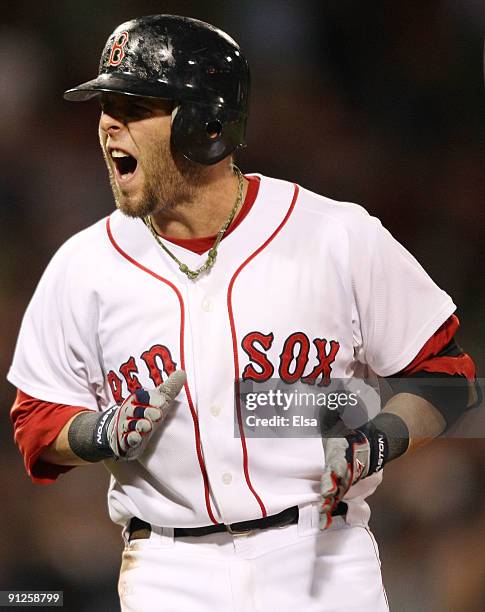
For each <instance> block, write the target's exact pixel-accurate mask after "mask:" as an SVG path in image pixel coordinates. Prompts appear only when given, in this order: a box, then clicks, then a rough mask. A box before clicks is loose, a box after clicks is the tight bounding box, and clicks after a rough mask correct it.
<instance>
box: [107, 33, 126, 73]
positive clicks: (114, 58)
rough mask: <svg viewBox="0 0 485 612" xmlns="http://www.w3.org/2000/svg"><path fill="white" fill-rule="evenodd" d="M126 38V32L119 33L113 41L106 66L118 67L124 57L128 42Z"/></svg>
mask: <svg viewBox="0 0 485 612" xmlns="http://www.w3.org/2000/svg"><path fill="white" fill-rule="evenodd" d="M128 38H129V36H128V32H121V33H120V34H118V36H117V37H116V38H115V39H114V42H113V46H112V48H111V53H110V56H109V60H108V66H119V65H120V64H121V61H122V59H123V58H124V57H125V45H126V43H127V42H128Z"/></svg>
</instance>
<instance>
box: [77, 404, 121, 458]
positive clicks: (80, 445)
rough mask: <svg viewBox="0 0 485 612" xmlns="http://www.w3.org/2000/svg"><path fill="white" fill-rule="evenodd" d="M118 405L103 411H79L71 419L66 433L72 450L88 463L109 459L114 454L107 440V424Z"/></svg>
mask: <svg viewBox="0 0 485 612" xmlns="http://www.w3.org/2000/svg"><path fill="white" fill-rule="evenodd" d="M117 409H118V406H112V407H111V408H109V409H108V410H106V411H105V412H102V413H101V414H99V413H98V412H81V413H80V414H78V415H77V416H76V418H75V419H74V420H73V421H72V423H71V426H70V427H69V431H68V434H67V439H68V441H69V446H70V447H71V450H72V452H73V453H74V454H75V455H77V456H78V457H80V458H81V459H84V461H89V462H90V463H95V462H97V461H103V460H104V459H111V458H113V457H114V456H115V454H114V452H113V449H112V448H111V446H110V445H109V442H108V435H107V431H108V425H109V423H110V422H111V420H112V419H113V417H114V416H115V413H116V411H117Z"/></svg>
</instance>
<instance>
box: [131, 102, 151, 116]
mask: <svg viewBox="0 0 485 612" xmlns="http://www.w3.org/2000/svg"><path fill="white" fill-rule="evenodd" d="M131 109H132V111H133V113H134V114H135V115H143V116H145V115H146V116H148V115H152V114H153V111H152V109H151V108H150V107H149V106H145V105H144V104H133V105H132V107H131Z"/></svg>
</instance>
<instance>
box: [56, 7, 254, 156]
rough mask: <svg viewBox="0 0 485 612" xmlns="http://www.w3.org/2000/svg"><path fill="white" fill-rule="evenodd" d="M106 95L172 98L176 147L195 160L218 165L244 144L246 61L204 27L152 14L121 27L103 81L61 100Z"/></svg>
mask: <svg viewBox="0 0 485 612" xmlns="http://www.w3.org/2000/svg"><path fill="white" fill-rule="evenodd" d="M102 92H117V93H122V94H127V95H133V96H143V97H150V98H164V99H169V100H174V101H175V102H176V104H177V106H178V108H177V112H176V114H175V117H174V119H173V123H172V143H173V145H174V147H175V149H176V150H178V151H180V152H181V153H182V154H183V155H184V156H185V157H187V158H188V159H190V160H192V161H194V162H197V163H200V164H206V165H209V164H215V163H217V162H218V161H220V160H221V159H223V158H224V157H226V156H227V155H229V154H230V153H232V152H233V151H234V150H235V149H236V148H237V147H239V146H241V145H243V144H244V139H245V131H246V121H247V111H248V97H249V67H248V63H247V61H246V59H245V58H244V57H243V55H242V54H241V52H240V49H239V46H238V45H237V44H236V43H235V42H234V40H232V38H230V37H229V36H228V35H227V34H225V33H224V32H223V31H222V30H219V29H217V28H215V27H213V26H211V25H209V24H207V23H204V22H203V21H198V20H197V19H191V18H189V17H179V16H176V15H151V16H148V17H140V18H138V19H133V20H131V21H127V22H126V23H122V24H121V25H120V26H118V27H117V28H116V30H115V31H114V32H113V34H111V36H110V37H109V38H108V41H107V43H106V45H105V47H104V50H103V53H102V55H101V61H100V64H99V75H98V77H97V78H95V79H93V80H92V81H88V82H87V83H82V84H81V85H78V86H77V87H74V88H73V89H69V90H67V91H66V92H65V93H64V98H65V99H66V100H71V101H74V102H82V101H84V100H89V99H91V98H94V97H97V96H99V95H100V94H101V93H102Z"/></svg>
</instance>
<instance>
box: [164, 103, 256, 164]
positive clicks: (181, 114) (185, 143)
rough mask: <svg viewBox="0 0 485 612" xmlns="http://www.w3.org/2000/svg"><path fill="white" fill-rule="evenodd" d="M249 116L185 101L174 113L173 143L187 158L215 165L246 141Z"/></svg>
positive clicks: (205, 104) (215, 105) (199, 162)
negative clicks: (247, 117) (245, 135)
mask: <svg viewBox="0 0 485 612" xmlns="http://www.w3.org/2000/svg"><path fill="white" fill-rule="evenodd" d="M245 131H246V116H245V115H244V114H242V113H240V112H237V111H232V110H230V109H226V108H224V107H221V106H219V105H217V104H210V103H197V102H188V101H183V102H181V103H180V105H179V106H177V107H176V108H175V109H174V111H173V113H172V144H173V146H174V147H175V149H176V150H177V151H179V152H180V153H182V155H184V156H185V157H186V158H187V159H190V160H191V161H193V162H196V163H198V164H204V165H212V164H216V163H217V162H219V161H221V160H222V159H224V157H227V156H228V155H230V154H231V153H232V152H233V151H234V150H235V149H236V148H237V146H238V145H239V144H240V143H242V142H244V134H245Z"/></svg>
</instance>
